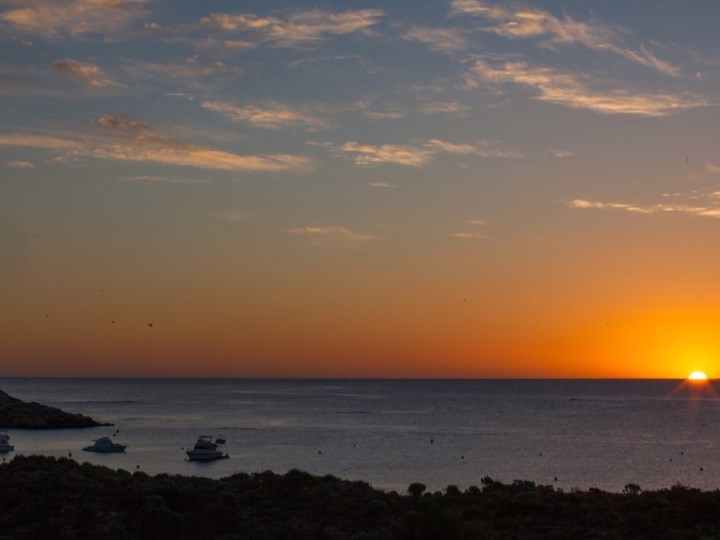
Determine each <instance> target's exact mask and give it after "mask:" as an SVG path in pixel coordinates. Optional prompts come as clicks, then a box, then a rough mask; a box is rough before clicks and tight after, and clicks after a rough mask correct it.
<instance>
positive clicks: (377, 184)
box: [368, 182, 400, 189]
mask: <svg viewBox="0 0 720 540" xmlns="http://www.w3.org/2000/svg"><path fill="white" fill-rule="evenodd" d="M368 185H369V186H370V187H374V188H380V189H397V188H399V187H400V186H398V185H397V184H391V183H390V182H370V183H368Z"/></svg>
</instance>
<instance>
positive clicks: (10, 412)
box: [0, 390, 111, 429]
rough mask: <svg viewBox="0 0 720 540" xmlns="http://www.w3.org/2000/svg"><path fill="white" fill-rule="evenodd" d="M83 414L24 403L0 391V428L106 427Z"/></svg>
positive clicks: (38, 404) (33, 403)
mask: <svg viewBox="0 0 720 540" xmlns="http://www.w3.org/2000/svg"><path fill="white" fill-rule="evenodd" d="M108 425H111V424H101V423H100V422H96V421H95V420H93V419H92V418H90V417H89V416H85V415H84V414H77V413H69V412H65V411H63V410H60V409H58V408H57V407H49V406H47V405H41V404H40V403H35V402H34V401H33V402H31V403H26V402H24V401H22V400H20V399H17V398H14V397H12V396H10V395H8V394H6V393H5V392H3V391H2V390H0V428H4V429H9V428H14V429H64V428H86V427H96V426H108Z"/></svg>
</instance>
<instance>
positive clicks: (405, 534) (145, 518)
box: [0, 456, 720, 540]
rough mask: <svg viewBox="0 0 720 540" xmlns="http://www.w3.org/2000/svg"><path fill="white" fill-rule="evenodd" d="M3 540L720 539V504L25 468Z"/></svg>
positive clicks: (12, 477) (35, 461) (526, 485)
mask: <svg viewBox="0 0 720 540" xmlns="http://www.w3.org/2000/svg"><path fill="white" fill-rule="evenodd" d="M0 486H2V489H0V509H2V511H1V512H0V538H2V539H8V540H9V539H12V540H25V539H28V540H29V539H33V540H36V539H52V540H58V539H84V538H103V539H108V540H111V539H116V540H124V539H134V538H172V539H173V540H182V539H193V540H194V539H218V540H229V539H236V538H237V539H240V538H243V539H245V538H247V539H275V538H278V539H284V538H286V539H294V538H300V539H303V538H317V539H323V538H338V539H339V538H343V539H345V538H347V539H350V538H352V539H385V538H392V539H395V538H398V539H426V538H427V539H430V538H432V539H450V540H452V539H511V538H512V539H586V540H590V539H593V540H599V539H607V540H611V539H613V540H614V539H633V538H648V539H650V538H652V539H686V538H687V539H701V538H706V539H708V540H709V539H711V538H720V492H718V491H717V490H715V491H700V490H698V489H691V488H688V487H684V486H680V485H676V486H673V487H671V488H668V489H661V490H657V491H643V490H642V489H640V488H639V486H636V485H633V484H630V485H628V486H626V488H625V490H624V491H623V493H608V492H604V491H600V490H597V489H590V490H588V491H579V490H573V491H570V492H564V491H562V490H559V489H554V488H552V487H548V486H539V485H535V484H534V483H532V482H522V481H516V482H514V483H512V484H501V483H499V482H495V481H493V480H492V479H490V478H484V479H483V480H482V483H481V487H470V488H468V489H467V490H465V491H460V490H459V489H458V488H456V487H454V486H448V487H447V488H446V489H445V491H444V492H442V493H441V492H436V493H427V492H425V486H423V485H422V484H419V483H417V484H411V485H410V487H409V488H408V494H398V493H396V492H389V493H387V492H383V491H379V490H376V489H373V488H372V487H371V486H370V485H369V484H367V483H365V482H360V481H347V480H340V479H338V478H335V477H333V476H323V477H318V476H312V475H310V474H308V473H304V472H301V471H297V470H293V471H290V472H288V473H287V474H284V475H278V474H274V473H272V472H263V473H254V474H244V473H240V474H235V475H233V476H230V477H227V478H222V479H219V480H211V479H207V478H197V477H183V476H169V475H165V474H161V475H157V476H154V477H151V476H148V475H147V474H145V473H143V472H139V471H137V472H134V473H133V474H130V473H129V472H127V471H124V470H117V471H116V470H112V469H108V468H106V467H100V466H96V465H90V464H88V463H83V464H82V465H80V464H79V463H77V462H75V461H72V460H70V459H66V458H60V459H55V458H51V457H41V456H28V457H24V456H17V457H15V458H14V459H13V460H12V461H11V462H10V463H5V464H2V465H0Z"/></svg>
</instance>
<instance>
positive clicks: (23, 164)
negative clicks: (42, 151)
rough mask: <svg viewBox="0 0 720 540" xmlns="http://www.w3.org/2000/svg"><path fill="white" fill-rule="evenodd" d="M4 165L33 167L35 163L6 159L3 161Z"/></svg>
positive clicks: (23, 167)
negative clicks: (5, 161) (6, 160)
mask: <svg viewBox="0 0 720 540" xmlns="http://www.w3.org/2000/svg"><path fill="white" fill-rule="evenodd" d="M5 166H6V167H10V168H11V169H34V168H35V165H34V164H33V163H30V162H29V161H8V162H7V163H5Z"/></svg>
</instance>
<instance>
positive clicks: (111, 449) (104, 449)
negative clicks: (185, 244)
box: [83, 437, 127, 454]
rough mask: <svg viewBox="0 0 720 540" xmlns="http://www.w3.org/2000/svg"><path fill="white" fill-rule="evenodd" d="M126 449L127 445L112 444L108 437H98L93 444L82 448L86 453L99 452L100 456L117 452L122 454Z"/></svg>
mask: <svg viewBox="0 0 720 540" xmlns="http://www.w3.org/2000/svg"><path fill="white" fill-rule="evenodd" d="M126 448H127V444H120V443H114V442H112V441H111V440H110V437H100V438H99V439H96V440H95V442H94V443H93V444H91V445H90V446H86V447H85V448H83V450H85V451H86V452H100V453H101V454H110V453H117V452H124V451H125V449H126Z"/></svg>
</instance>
